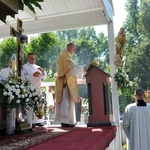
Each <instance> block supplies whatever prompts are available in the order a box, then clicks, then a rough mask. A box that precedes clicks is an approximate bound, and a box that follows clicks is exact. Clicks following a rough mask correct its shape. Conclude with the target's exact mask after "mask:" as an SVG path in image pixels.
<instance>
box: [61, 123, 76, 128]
mask: <svg viewBox="0 0 150 150" xmlns="http://www.w3.org/2000/svg"><path fill="white" fill-rule="evenodd" d="M75 125H76V124H66V123H61V127H74V126H75Z"/></svg>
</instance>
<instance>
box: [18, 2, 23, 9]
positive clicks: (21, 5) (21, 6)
mask: <svg viewBox="0 0 150 150" xmlns="http://www.w3.org/2000/svg"><path fill="white" fill-rule="evenodd" d="M18 5H19V6H18V7H19V9H20V10H23V9H24V3H23V2H22V0H19V4H18Z"/></svg>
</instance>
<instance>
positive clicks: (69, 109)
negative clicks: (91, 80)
mask: <svg viewBox="0 0 150 150" xmlns="http://www.w3.org/2000/svg"><path fill="white" fill-rule="evenodd" d="M83 74H84V67H83V66H75V67H73V68H72V69H69V72H68V74H67V75H69V76H72V77H75V78H81V77H82V75H83ZM55 112H56V113H55V121H56V122H57V123H65V124H75V123H76V113H75V102H74V101H73V100H72V99H71V97H70V94H69V90H68V86H66V87H64V88H63V94H62V100H61V102H60V103H56V111H55Z"/></svg>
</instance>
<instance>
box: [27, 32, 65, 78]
mask: <svg viewBox="0 0 150 150" xmlns="http://www.w3.org/2000/svg"><path fill="white" fill-rule="evenodd" d="M62 43H63V42H62ZM62 43H61V41H59V39H58V37H57V36H56V33H54V32H50V33H42V34H40V35H39V36H38V37H37V38H32V39H31V42H30V43H29V45H28V48H27V52H26V53H29V52H33V53H35V55H36V63H37V64H38V65H39V66H41V67H43V68H44V69H46V70H47V71H49V70H51V71H52V73H53V75H54V74H55V72H56V60H57V57H58V55H59V53H60V51H61V47H62Z"/></svg>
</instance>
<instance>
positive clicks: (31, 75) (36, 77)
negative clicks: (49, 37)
mask: <svg viewBox="0 0 150 150" xmlns="http://www.w3.org/2000/svg"><path fill="white" fill-rule="evenodd" d="M35 59H36V56H35V55H34V53H29V54H28V56H27V63H26V64H25V65H23V70H22V77H23V78H25V77H26V78H28V79H29V80H30V81H31V83H32V84H33V85H34V86H35V87H36V88H37V91H38V93H39V95H41V94H42V91H41V79H42V78H45V77H46V75H47V74H46V71H45V70H44V69H43V68H41V67H40V66H38V65H36V64H35ZM31 116H32V111H28V112H27V117H31ZM43 122H44V119H38V118H37V117H36V116H35V114H34V117H33V120H32V124H33V126H35V125H39V126H40V125H41V124H40V123H43Z"/></svg>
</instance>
